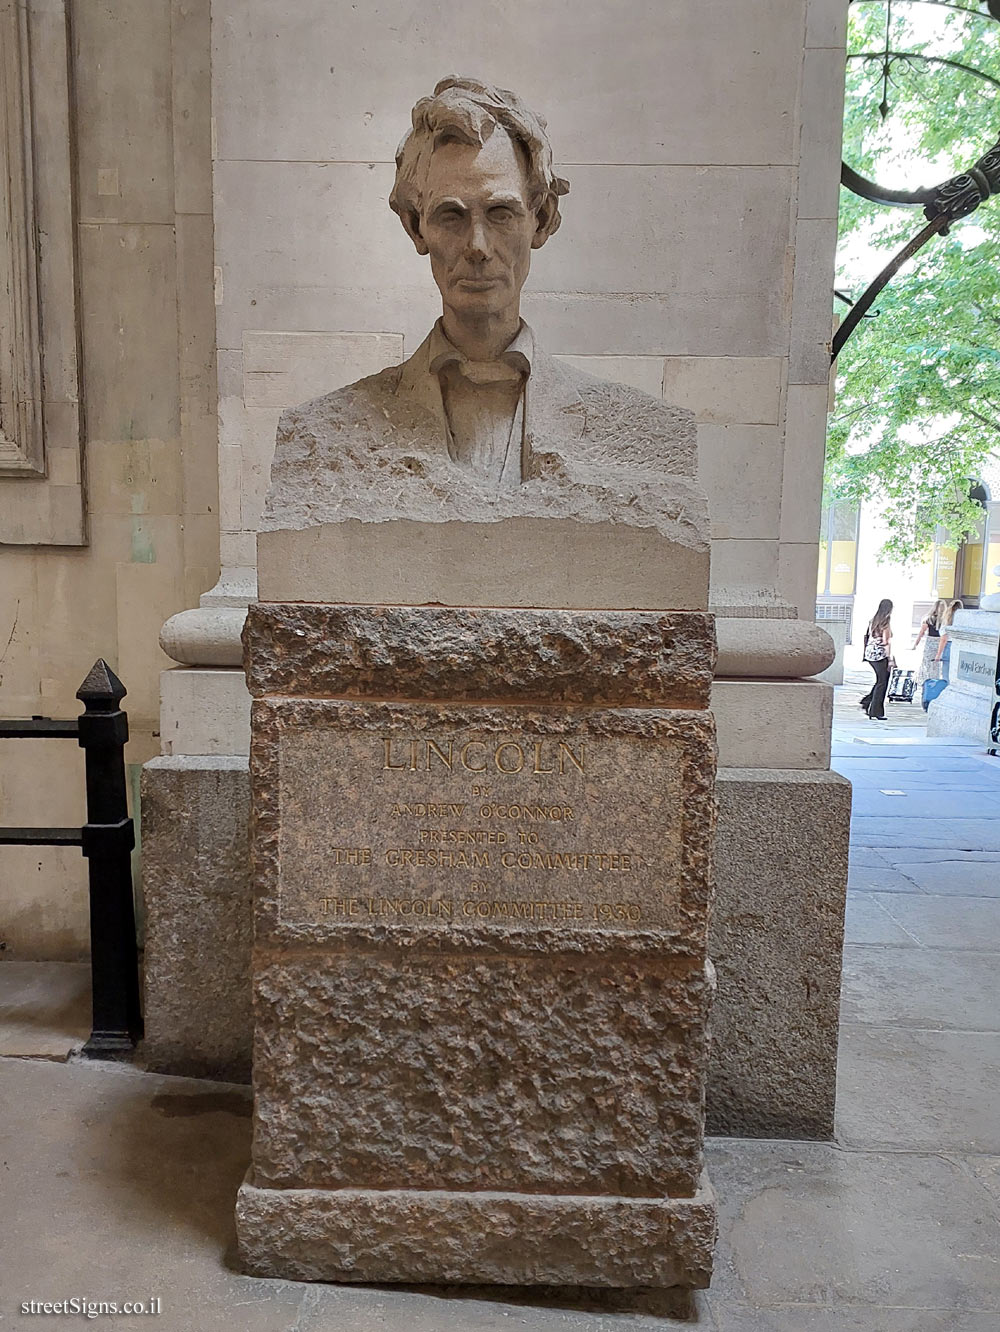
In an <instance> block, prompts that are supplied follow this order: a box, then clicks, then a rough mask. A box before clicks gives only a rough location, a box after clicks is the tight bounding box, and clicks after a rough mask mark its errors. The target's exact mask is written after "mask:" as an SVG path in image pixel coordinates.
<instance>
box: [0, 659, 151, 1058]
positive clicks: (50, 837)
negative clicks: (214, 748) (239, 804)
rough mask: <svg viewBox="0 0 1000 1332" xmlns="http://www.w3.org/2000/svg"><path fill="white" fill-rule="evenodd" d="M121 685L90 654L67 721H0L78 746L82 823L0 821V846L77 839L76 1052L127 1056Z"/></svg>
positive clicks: (128, 927) (128, 923)
mask: <svg viewBox="0 0 1000 1332" xmlns="http://www.w3.org/2000/svg"><path fill="white" fill-rule="evenodd" d="M126 692H127V691H126V689H125V686H124V685H123V684H122V682H121V680H119V679H118V677H117V676H116V675H115V673H114V671H113V670H112V669H111V667H110V666H108V664H107V662H105V661H103V660H100V659H98V660H97V661H96V662H95V663H94V666H93V669H92V670H91V672H90V674H89V675H88V676H87V678H86V680H84V682H83V684H82V685H81V686H80V688H79V689H78V690H77V694H76V696H77V698H78V699H80V701H81V702H82V703H83V707H84V710H83V712H82V713H81V715H80V716H79V717H78V718H77V719H76V720H75V721H53V720H52V719H51V718H49V717H32V718H30V720H28V721H0V740H52V739H66V740H71V739H75V740H77V741H78V742H79V744H80V746H81V747H82V749H83V751H84V756H85V767H86V781H87V822H86V823H85V824H84V825H83V827H82V828H34V827H31V828H0V846H78V847H80V849H81V850H82V852H83V854H84V855H85V856H86V858H87V869H88V873H89V878H90V969H91V988H92V992H93V1000H94V1007H93V1018H92V1023H91V1033H90V1039H89V1040H88V1041H87V1043H86V1045H85V1046H84V1047H83V1048H84V1053H85V1054H89V1055H94V1056H96V1057H98V1058H115V1057H120V1056H121V1055H127V1054H130V1053H131V1052H132V1050H133V1049H134V1048H135V1043H136V1041H137V1040H139V1038H140V1037H141V1036H142V1015H141V1011H140V1007H139V964H138V951H137V947H136V939H135V903H134V901H133V897H132V849H133V847H134V846H135V827H134V825H133V822H132V820H131V819H130V818H129V813H128V799H127V796H126V785H125V742H126V741H127V740H128V717H127V716H126V714H125V712H124V711H123V710H122V709H121V708H120V707H119V704H120V703H121V701H122V699H123V698H124V697H125V694H126Z"/></svg>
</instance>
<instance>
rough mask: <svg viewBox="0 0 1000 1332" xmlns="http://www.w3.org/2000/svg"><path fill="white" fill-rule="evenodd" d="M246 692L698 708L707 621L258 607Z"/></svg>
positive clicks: (246, 638) (709, 632)
mask: <svg viewBox="0 0 1000 1332" xmlns="http://www.w3.org/2000/svg"><path fill="white" fill-rule="evenodd" d="M243 645H244V659H245V666H246V672H247V681H248V684H249V688H250V692H251V693H252V694H253V695H254V696H255V697H260V696H263V695H269V694H270V695H282V696H286V697H287V696H296V697H305V698H321V697H326V698H382V699H385V698H398V699H414V700H433V699H448V700H449V701H451V702H471V701H490V702H509V703H527V702H544V703H575V704H580V705H584V706H598V707H642V706H655V707H674V708H706V707H708V700H709V691H710V689H711V683H712V671H713V668H714V664H715V629H714V621H713V617H712V616H711V615H709V614H708V613H707V612H701V611H663V612H648V611H647V612H637V611H614V610H607V611H560V610H525V609H513V608H510V607H486V608H478V609H477V608H470V607H448V606H335V605H327V604H320V603H303V602H267V603H261V602H258V603H255V604H254V605H252V606H251V607H250V611H249V614H248V616H247V622H246V626H245V628H244V630H243Z"/></svg>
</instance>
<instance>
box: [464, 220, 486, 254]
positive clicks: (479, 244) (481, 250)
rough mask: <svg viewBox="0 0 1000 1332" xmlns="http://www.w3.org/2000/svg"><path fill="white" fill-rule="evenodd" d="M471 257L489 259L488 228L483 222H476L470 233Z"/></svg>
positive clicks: (469, 247) (469, 248) (469, 246)
mask: <svg viewBox="0 0 1000 1332" xmlns="http://www.w3.org/2000/svg"><path fill="white" fill-rule="evenodd" d="M468 253H469V257H470V258H472V259H488V258H489V254H490V243H489V240H488V239H487V236H486V228H485V227H484V226H483V225H482V223H474V224H473V227H472V230H471V232H470V233H469V245H468Z"/></svg>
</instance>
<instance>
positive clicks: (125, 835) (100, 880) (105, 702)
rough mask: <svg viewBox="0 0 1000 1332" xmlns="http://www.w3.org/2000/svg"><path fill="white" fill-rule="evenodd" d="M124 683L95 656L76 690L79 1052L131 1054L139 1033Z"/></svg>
mask: <svg viewBox="0 0 1000 1332" xmlns="http://www.w3.org/2000/svg"><path fill="white" fill-rule="evenodd" d="M126 693H127V690H126V688H125V686H124V685H123V684H122V682H121V680H119V679H118V677H117V676H116V675H115V673H114V671H113V670H112V669H111V668H110V666H108V664H107V662H105V661H104V660H103V659H101V658H98V660H97V661H96V662H95V663H94V665H93V667H92V669H91V671H90V674H89V675H88V676H87V678H86V680H84V682H83V684H82V685H81V686H80V688H79V689H78V690H77V694H76V696H77V698H78V699H80V701H81V702H82V703H83V705H84V709H85V711H84V712H83V714H82V715H81V717H80V719H79V727H80V745H81V746H82V748H83V751H84V755H85V758H86V765H87V822H86V824H85V826H84V828H83V829H82V834H83V836H82V844H83V854H84V855H85V856H86V857H87V868H88V872H89V876H90V957H91V963H90V965H91V984H92V989H93V996H94V1014H93V1021H92V1029H91V1033H90V1040H89V1041H88V1042H87V1044H86V1045H85V1046H84V1047H83V1049H84V1053H85V1054H88V1055H93V1056H96V1057H104V1058H115V1057H116V1056H121V1055H130V1054H131V1053H132V1050H133V1049H134V1047H135V1043H136V1041H137V1040H138V1039H139V1038H140V1037H141V1036H142V1015H141V1011H140V1007H139V959H138V951H137V948H136V939H135V903H134V901H133V898H132V860H131V852H132V848H133V847H134V846H135V827H134V825H133V823H132V820H131V819H130V818H129V814H128V801H127V797H126V785H125V742H126V740H128V717H127V716H126V714H125V713H124V712H123V711H122V709H121V708H120V707H119V706H118V705H119V703H120V702H121V700H122V699H123V698H124V697H125V694H126Z"/></svg>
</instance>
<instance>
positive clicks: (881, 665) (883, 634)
mask: <svg viewBox="0 0 1000 1332" xmlns="http://www.w3.org/2000/svg"><path fill="white" fill-rule="evenodd" d="M891 615H892V602H891V601H890V600H889V599H888V598H887V597H885V598H883V600H882V601H880V602H879V604H878V610H877V611H876V612H875V614H874V615H873V616H872V618H871V622H870V623H869V625H868V628H867V629H866V630H865V653H864V656H865V661H866V662H867V663H868V665H869V666H870V667H871V668H872V670H873V671H874V672H875V683H874V684H873V685H872V687H871V689H870V690H869V691H868V693H867V694H866V695H865V696H864V698H863V699H862V700H861V706H862V707H863V708H864V710H865V712H867V713H868V716H869V717H870V718H871V719H872V721H885V691H886V690H887V689H888V687H889V669H890V667H891V666H892V665H893V660H892V630H891V629H890V628H889V617H890V616H891Z"/></svg>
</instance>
